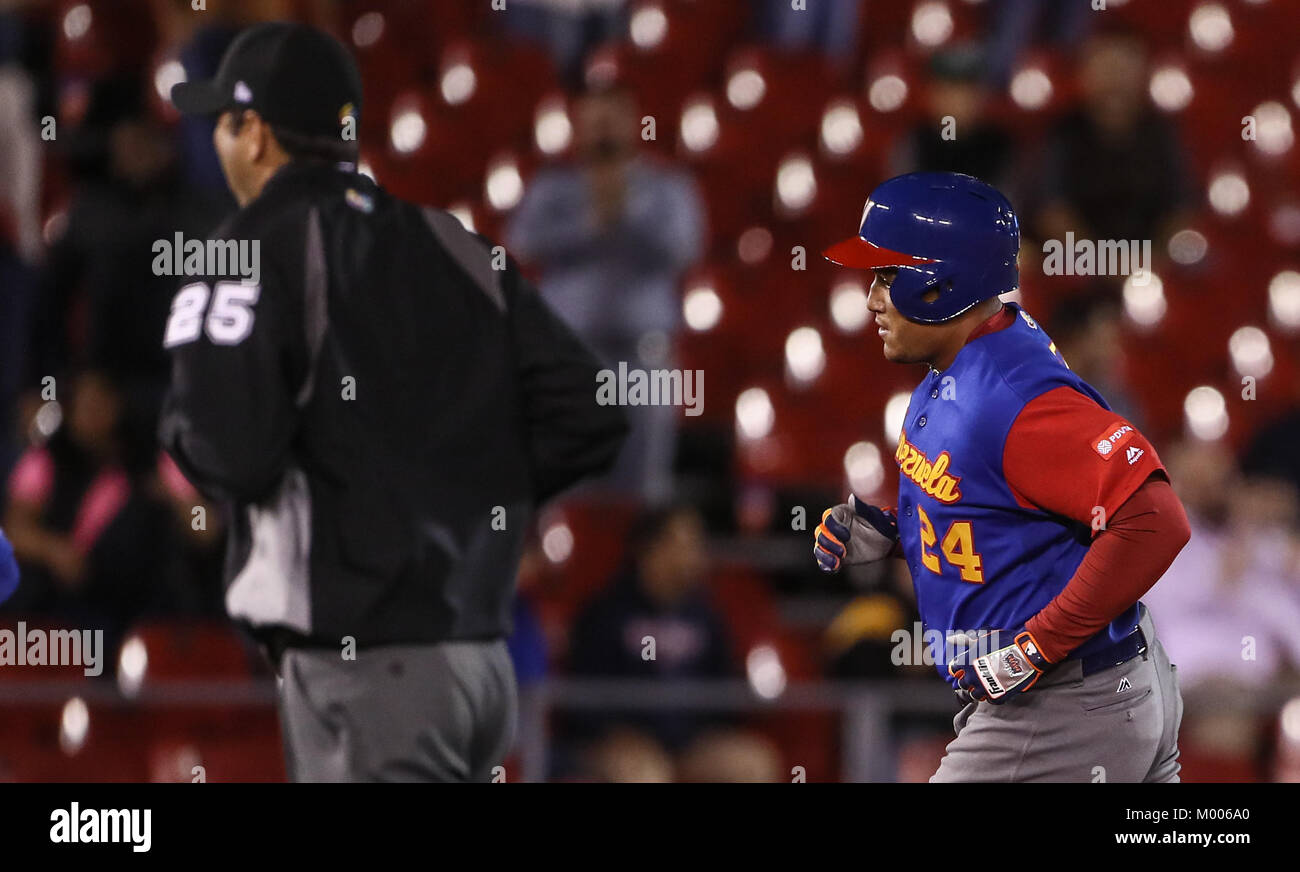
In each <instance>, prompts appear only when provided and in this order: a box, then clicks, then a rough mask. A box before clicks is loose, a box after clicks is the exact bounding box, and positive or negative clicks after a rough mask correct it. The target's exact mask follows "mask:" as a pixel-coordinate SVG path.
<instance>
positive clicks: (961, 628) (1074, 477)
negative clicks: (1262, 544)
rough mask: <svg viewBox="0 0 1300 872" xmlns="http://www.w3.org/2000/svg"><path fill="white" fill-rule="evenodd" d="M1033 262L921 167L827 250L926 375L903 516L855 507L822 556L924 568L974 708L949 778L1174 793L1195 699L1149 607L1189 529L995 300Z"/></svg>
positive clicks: (1114, 431)
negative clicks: (861, 273)
mask: <svg viewBox="0 0 1300 872" xmlns="http://www.w3.org/2000/svg"><path fill="white" fill-rule="evenodd" d="M1019 248H1020V231H1019V226H1018V223H1017V221H1016V216H1015V213H1014V211H1013V210H1012V208H1011V204H1010V203H1009V202H1008V201H1007V199H1006V198H1005V197H1004V196H1002V194H1001V193H999V192H998V191H997V190H995V189H994V188H992V187H990V186H989V185H986V184H984V183H983V182H981V181H979V180H978V179H975V178H972V177H970V176H965V175H960V174H956V173H912V174H909V175H904V176H899V177H897V178H893V179H890V180H888V181H886V182H884V183H883V184H881V185H880V186H879V187H878V188H876V190H875V191H873V192H872V194H871V197H870V198H869V199H868V200H867V204H866V208H865V209H864V211H863V213H862V222H861V229H860V230H859V232H858V235H857V236H854V237H851V238H850V239H848V240H846V241H844V242H841V243H839V244H837V245H835V246H832V247H831V248H830V249H828V250H827V251H826V252H825V256H826V257H827V258H828V259H829V260H831V261H833V262H835V263H837V264H841V265H843V266H848V267H854V268H858V269H870V270H874V272H875V280H874V282H873V283H872V285H871V292H870V295H869V308H870V310H871V311H872V312H873V313H874V314H875V321H876V325H877V327H878V328H879V330H878V332H879V334H880V337H881V339H882V340H883V342H884V354H885V358H886V359H888V360H890V361H893V362H895V363H907V364H913V363H915V364H925V365H926V366H927V367H928V372H927V374H926V376H925V378H924V379H922V381H921V383H920V384H919V385H918V386H917V388H916V390H915V391H914V392H913V393H912V398H911V402H910V404H909V406H908V409H907V413H906V416H905V418H904V422H903V429H902V433H901V434H900V435H899V441H898V450H897V453H896V456H895V459H896V462H897V465H898V469H899V489H898V504H897V506H895V507H890V508H882V507H877V506H873V505H869V504H868V503H866V502H865V501H863V500H861V499H859V498H858V497H857V496H856V495H851V496H850V497H849V500H848V502H847V503H844V504H842V505H838V506H835V507H834V508H831V509H828V510H826V512H825V513H824V514H823V516H822V523H821V525H820V526H819V527H818V528H817V531H816V544H815V545H814V548H813V553H814V555H815V557H816V559H817V561H818V563H819V565H820V566H821V568H822V569H823V570H825V571H828V572H834V571H837V570H838V569H839V568H840V567H841V566H844V565H846V564H847V565H854V564H860V563H867V562H871V561H876V560H881V559H884V558H886V557H889V556H896V557H901V558H902V559H903V560H906V561H907V565H908V568H909V569H910V570H911V575H912V580H913V586H914V588H915V592H916V599H917V604H918V607H919V610H920V613H921V618H922V621H923V625H924V627H925V633H926V637H927V641H928V642H929V643H930V644H929V650H930V651H931V653H932V654H933V656H934V658H935V665H936V667H937V668H938V670H939V673H940V675H942V676H943V677H944V678H945V679H947V680H948V681H949V682H950V683H951V685H952V686H953V688H954V690H956V691H957V694H958V696H959V697H960V698H961V699H962V701H963V702H964V703H965V705H964V707H963V708H962V710H961V711H960V713H959V714H958V715H957V717H956V718H955V720H954V724H953V726H954V729H955V731H956V734H957V736H956V738H955V739H954V740H953V741H952V742H951V743H950V744H949V745H948V748H947V752H946V753H945V755H944V757H943V760H942V762H941V763H940V765H939V769H938V771H937V772H935V774H934V776H933V777H932V778H931V780H932V781H1177V780H1178V772H1179V763H1178V743H1177V740H1178V725H1179V721H1180V719H1181V717H1182V699H1181V696H1180V694H1179V690H1178V682H1177V676H1176V671H1175V667H1174V666H1173V665H1172V664H1171V663H1170V662H1169V658H1168V657H1167V656H1166V654H1165V651H1164V649H1163V648H1162V647H1161V645H1160V641H1159V640H1158V639H1157V638H1156V634H1155V629H1154V627H1153V626H1152V622H1151V617H1150V615H1149V614H1148V613H1147V610H1146V608H1145V606H1143V605H1142V604H1141V603H1140V602H1139V598H1140V597H1141V596H1142V595H1143V594H1144V593H1145V592H1146V591H1147V590H1148V589H1150V588H1151V586H1152V585H1154V584H1155V582H1156V581H1157V580H1158V579H1159V578H1160V576H1161V574H1162V573H1163V572H1164V571H1165V569H1166V568H1168V566H1169V564H1170V563H1171V562H1172V561H1173V559H1174V557H1175V556H1176V555H1177V554H1178V552H1179V551H1180V550H1181V549H1182V547H1183V546H1184V545H1185V544H1186V543H1187V540H1188V538H1189V536H1190V531H1189V528H1188V525H1187V518H1186V516H1185V515H1184V513H1183V509H1182V505H1181V504H1180V503H1179V501H1178V499H1177V497H1175V495H1174V492H1173V490H1172V488H1171V487H1170V485H1169V480H1168V476H1167V475H1166V473H1165V469H1164V466H1163V465H1162V464H1161V462H1160V458H1159V457H1158V456H1157V455H1156V451H1155V449H1154V448H1153V447H1152V446H1151V443H1150V442H1148V441H1147V440H1146V439H1145V438H1144V437H1143V436H1142V434H1141V433H1139V432H1138V431H1137V429H1136V428H1134V427H1133V426H1132V424H1130V423H1129V422H1128V421H1126V420H1124V419H1123V418H1122V417H1120V416H1119V415H1117V414H1115V413H1114V412H1112V411H1111V410H1110V408H1109V407H1108V406H1107V405H1106V401H1105V400H1104V399H1103V398H1102V397H1101V396H1100V395H1099V394H1098V393H1097V392H1096V391H1095V390H1093V388H1092V387H1091V386H1089V385H1088V384H1087V383H1086V382H1084V381H1083V380H1082V379H1080V378H1079V377H1078V376H1076V375H1075V374H1074V373H1073V372H1071V371H1070V368H1069V366H1068V365H1067V364H1066V362H1065V360H1064V359H1062V357H1061V355H1060V354H1059V352H1057V350H1056V347H1055V345H1054V344H1053V342H1052V341H1051V339H1050V338H1048V336H1047V335H1046V334H1045V333H1044V332H1043V330H1042V328H1041V327H1039V325H1038V324H1037V323H1036V322H1035V321H1034V319H1033V318H1031V317H1030V316H1029V313H1027V312H1026V311H1024V310H1023V309H1022V308H1021V307H1020V306H1018V305H1016V304H1015V303H1003V302H1002V301H1001V300H1000V299H999V295H1001V294H1005V293H1008V292H1009V291H1013V290H1015V289H1016V287H1017V285H1018V281H1019V273H1018V271H1017V267H1016V256H1017V252H1018V251H1019Z"/></svg>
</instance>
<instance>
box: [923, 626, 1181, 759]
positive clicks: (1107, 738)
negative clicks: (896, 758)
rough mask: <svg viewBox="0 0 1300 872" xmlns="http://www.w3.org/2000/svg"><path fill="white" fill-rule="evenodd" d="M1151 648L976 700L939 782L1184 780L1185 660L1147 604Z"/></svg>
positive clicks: (960, 722)
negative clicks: (1171, 649) (1181, 683)
mask: <svg viewBox="0 0 1300 872" xmlns="http://www.w3.org/2000/svg"><path fill="white" fill-rule="evenodd" d="M1139 626H1140V627H1141V628H1142V632H1143V634H1144V635H1145V636H1146V639H1147V650H1146V652H1145V653H1143V654H1141V655H1139V656H1137V657H1134V658H1133V659H1132V660H1129V661H1127V662H1125V663H1121V664H1120V665H1119V666H1114V667H1111V668H1110V669H1105V670H1103V671H1101V672H1097V673H1094V674H1092V675H1089V676H1088V677H1086V678H1085V677H1084V676H1083V667H1082V666H1081V665H1080V664H1079V663H1078V662H1077V661H1076V662H1069V661H1067V662H1066V663H1064V664H1062V665H1061V666H1059V667H1057V668H1056V669H1053V670H1052V671H1051V672H1049V673H1048V674H1047V675H1045V676H1043V677H1042V678H1041V679H1039V681H1038V684H1036V685H1035V686H1034V687H1033V688H1031V689H1030V690H1029V691H1028V692H1027V693H1025V694H1024V695H1022V696H1020V697H1018V698H1016V699H1014V700H1011V701H1010V702H1007V703H1004V704H1002V705H990V704H988V703H970V704H968V705H966V706H965V707H964V708H963V709H962V710H961V712H959V713H958V715H957V717H956V718H955V719H954V720H953V729H954V730H955V731H956V733H957V738H955V739H953V740H952V742H950V743H949V744H948V748H947V751H946V752H945V753H944V757H943V760H942V762H940V764H939V769H938V771H936V772H935V773H934V775H933V776H931V778H930V780H931V781H932V782H945V781H1089V782H1100V781H1178V780H1179V779H1178V772H1179V769H1180V768H1181V767H1180V764H1179V762H1178V725H1179V723H1180V722H1181V721H1182V717H1183V699H1182V695H1181V694H1180V693H1179V690H1178V667H1176V666H1174V665H1173V664H1172V663H1170V662H1169V657H1168V655H1167V654H1166V653H1165V649H1164V647H1163V646H1161V644H1160V640H1159V639H1157V638H1156V632H1155V626H1154V624H1153V623H1152V621H1151V615H1150V614H1149V613H1148V612H1147V609H1146V607H1145V606H1143V607H1142V617H1141V621H1140V623H1139Z"/></svg>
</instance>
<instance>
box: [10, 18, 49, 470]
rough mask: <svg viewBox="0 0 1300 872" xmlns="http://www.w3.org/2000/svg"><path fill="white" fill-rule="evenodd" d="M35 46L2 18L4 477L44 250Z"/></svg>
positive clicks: (13, 448) (17, 25) (22, 28)
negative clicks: (29, 59)
mask: <svg viewBox="0 0 1300 872" xmlns="http://www.w3.org/2000/svg"><path fill="white" fill-rule="evenodd" d="M31 42H32V38H31V34H30V32H29V28H27V26H26V25H25V23H24V22H23V20H22V17H21V16H20V15H19V14H17V13H16V12H13V11H4V12H0V476H5V475H7V474H8V472H9V469H10V467H11V466H12V465H13V461H14V459H15V457H16V452H17V447H18V446H17V438H16V437H17V421H16V420H15V417H14V410H15V408H16V404H17V397H18V391H19V389H20V387H21V380H22V370H23V365H24V364H25V362H26V357H25V355H26V353H27V350H26V349H27V330H28V317H29V310H30V307H31V304H32V298H33V295H34V294H35V279H36V275H35V271H34V267H35V264H36V262H37V261H38V260H39V258H40V256H41V247H42V246H41V215H40V198H41V140H40V134H39V130H38V128H37V123H36V111H37V109H36V107H37V103H38V100H39V95H38V86H37V82H36V80H35V78H34V76H33V75H32V74H31V73H30V72H29V71H28V70H27V69H26V68H25V66H24V63H23V62H24V61H25V60H26V58H25V57H24V55H25V54H27V53H29V52H30V49H31V45H30V44H31Z"/></svg>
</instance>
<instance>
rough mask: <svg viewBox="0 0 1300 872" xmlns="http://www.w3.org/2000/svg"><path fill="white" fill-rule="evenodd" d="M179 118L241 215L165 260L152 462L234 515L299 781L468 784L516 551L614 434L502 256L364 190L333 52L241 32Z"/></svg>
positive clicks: (579, 364) (500, 661)
mask: <svg viewBox="0 0 1300 872" xmlns="http://www.w3.org/2000/svg"><path fill="white" fill-rule="evenodd" d="M172 100H173V102H174V103H175V104H176V106H177V107H178V108H179V109H181V110H182V111H184V112H187V113H193V114H202V115H212V116H215V117H217V119H218V120H217V126H216V130H215V133H214V135H213V139H214V142H215V145H216V149H217V153H218V156H219V157H220V160H221V165H222V169H223V170H224V172H225V175H226V179H227V181H228V183H229V185H230V188H231V191H232V192H233V193H234V195H235V198H236V199H237V200H238V202H239V205H240V207H241V208H240V210H239V212H238V213H237V214H235V215H234V216H233V217H232V218H231V219H230V220H229V221H228V222H227V223H226V224H224V225H223V226H222V227H221V228H219V229H218V230H217V231H216V232H215V233H214V234H213V236H212V240H216V241H217V243H216V244H214V243H213V242H211V241H209V242H207V243H204V242H202V241H199V242H198V243H194V244H190V243H185V244H183V245H182V247H183V249H184V251H185V253H186V257H187V259H186V260H185V261H184V268H183V270H182V271H183V272H184V273H185V274H186V276H187V277H186V278H184V279H182V280H181V281H180V284H181V285H182V287H181V288H180V290H179V292H178V293H177V295H176V298H175V301H174V303H173V306H172V311H171V315H170V318H169V320H168V324H167V330H166V336H165V337H164V340H163V341H164V345H165V346H166V347H167V348H168V349H169V350H170V352H171V354H172V358H173V374H172V384H171V389H170V391H169V394H168V397H167V401H166V405H165V408H164V413H163V420H162V424H161V437H162V440H163V444H164V446H165V447H166V449H167V450H168V452H169V453H170V454H171V455H172V457H173V458H175V460H176V462H177V464H178V465H179V466H180V468H181V469H182V470H183V471H184V472H185V474H186V475H187V476H188V477H189V478H190V480H191V481H192V482H194V483H195V484H196V485H197V486H198V487H199V488H200V489H201V490H202V491H203V492H205V493H206V494H208V495H209V496H211V497H213V498H215V499H217V500H219V501H221V502H222V503H223V504H224V505H226V506H228V507H229V509H230V515H231V516H230V519H229V521H230V529H231V535H230V550H229V554H228V559H227V589H226V605H227V609H228V610H229V612H230V614H231V616H232V617H233V618H235V619H236V620H237V621H239V622H241V623H243V624H245V625H246V626H247V627H249V628H250V629H251V630H252V632H253V633H254V634H255V635H256V636H257V638H258V639H259V640H260V641H261V642H262V643H263V644H264V645H265V646H266V648H267V650H268V652H269V653H270V655H271V657H272V659H273V660H274V661H275V663H276V666H277V671H278V673H279V675H280V705H281V720H282V726H283V731H284V738H285V748H286V755H287V758H288V764H289V772H290V776H291V777H292V778H293V779H295V780H302V781H318V780H329V781H353V780H427V781H481V780H487V779H489V778H490V777H491V776H492V773H493V769H494V767H496V766H499V765H501V764H502V763H503V758H504V756H505V754H506V753H507V751H508V750H509V747H510V744H511V741H512V738H513V731H514V721H515V705H516V702H515V683H514V673H513V670H512V668H511V664H510V660H509V657H508V655H507V652H506V646H505V643H504V641H503V637H504V636H505V634H507V633H508V632H509V630H510V621H509V615H510V611H511V599H512V596H513V593H514V582H515V574H516V570H517V563H518V559H519V556H520V551H521V546H522V542H523V539H524V533H525V530H526V528H527V526H528V524H529V520H530V517H531V514H532V512H533V510H534V508H535V506H536V505H537V504H538V502H539V501H541V500H544V499H546V498H547V497H550V496H552V495H554V494H555V493H557V492H558V491H560V490H562V489H564V488H565V487H568V486H569V485H571V484H572V483H574V482H575V481H576V480H577V479H579V478H580V477H582V476H584V475H587V474H591V473H598V472H601V471H603V470H605V469H606V468H608V467H609V466H610V465H611V464H612V462H613V461H614V459H615V457H616V455H617V453H618V449H619V447H620V445H621V444H622V440H623V436H624V433H625V423H624V418H623V415H622V413H621V411H620V410H619V409H617V408H615V407H606V406H601V405H599V404H598V403H597V400H596V386H597V383H596V373H597V371H598V370H599V364H598V363H597V362H596V360H595V358H594V357H593V356H592V354H591V353H589V352H588V350H587V349H586V348H585V347H584V346H583V345H582V343H580V342H579V341H578V339H577V338H576V337H575V336H574V335H573V334H572V333H571V332H570V331H569V330H568V329H567V328H566V327H565V326H564V325H563V324H562V323H561V321H560V320H559V319H558V318H557V317H556V316H555V315H554V314H552V312H551V311H550V310H548V309H547V307H546V306H545V305H544V304H543V303H542V301H541V299H540V298H539V297H538V295H537V293H536V291H535V290H534V289H533V288H532V287H530V286H529V285H528V283H527V282H526V281H525V280H524V279H523V278H522V277H521V276H520V275H519V273H518V271H517V269H516V268H515V266H514V264H513V263H512V262H510V261H508V260H507V259H506V257H505V254H504V252H502V251H501V250H499V249H494V248H493V246H492V244H491V243H490V242H488V241H487V240H485V239H483V238H482V237H480V236H477V235H475V234H473V233H470V232H468V231H466V230H465V229H464V228H462V226H461V225H460V223H459V222H458V221H457V220H456V219H455V218H454V217H452V216H451V215H449V214H448V213H446V212H442V211H438V210H435V209H428V208H424V209H422V208H421V207H419V206H415V205H412V204H410V203H406V202H403V201H401V200H398V199H396V198H394V197H392V196H390V195H389V194H388V193H386V192H385V191H384V190H383V189H381V188H379V187H378V186H376V185H375V184H374V183H373V182H372V181H370V180H369V179H367V178H366V177H365V176H363V175H359V174H358V173H357V171H356V167H355V161H356V159H357V151H356V141H355V138H354V137H349V136H348V131H350V130H355V129H356V123H357V120H358V117H359V112H360V107H361V82H360V77H359V74H358V72H357V69H356V66H355V64H354V63H353V61H352V59H351V57H350V56H349V55H348V53H347V51H346V50H345V49H344V48H343V47H342V46H341V45H339V44H338V43H337V42H336V41H334V40H333V39H331V38H330V37H328V36H326V35H325V34H322V33H320V32H319V31H316V30H313V29H311V28H309V27H306V26H302V25H297V24H285V23H273V24H264V25H259V26H256V27H253V28H250V29H249V30H246V31H244V32H243V33H242V34H241V35H240V36H239V37H238V38H237V39H236V40H235V41H234V42H233V43H232V44H231V46H230V49H229V50H228V51H227V53H226V55H225V57H224V58H223V60H222V63H221V66H220V68H219V69H218V71H217V74H216V76H215V77H214V78H213V79H212V80H209V81H195V82H185V83H182V84H180V85H177V86H176V87H175V88H174V89H173V91H172ZM177 243H178V244H180V243H181V241H180V240H177ZM191 255H192V257H193V259H192V260H191V259H189V258H190V256H191ZM222 261H224V263H222ZM178 262H179V259H178ZM200 263H202V269H195V268H193V267H194V266H195V265H198V264H200Z"/></svg>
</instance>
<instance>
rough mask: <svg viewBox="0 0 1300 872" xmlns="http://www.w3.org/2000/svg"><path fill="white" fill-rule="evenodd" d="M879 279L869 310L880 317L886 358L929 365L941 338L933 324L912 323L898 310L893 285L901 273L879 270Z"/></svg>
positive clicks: (893, 360) (880, 333) (877, 323)
mask: <svg viewBox="0 0 1300 872" xmlns="http://www.w3.org/2000/svg"><path fill="white" fill-rule="evenodd" d="M875 274H876V279H875V281H873V282H872V283H871V293H870V294H868V295H867V308H868V309H869V310H870V311H871V312H872V313H873V314H874V315H875V316H876V329H877V332H878V333H879V335H880V338H881V341H883V342H884V345H885V348H884V353H885V359H886V360H888V361H890V362H891V363H928V362H929V361H930V360H931V358H932V357H933V356H934V354H935V352H936V350H937V349H938V347H939V345H941V344H942V342H941V337H939V336H935V335H934V334H935V332H936V331H935V329H934V327H933V326H932V325H927V324H917V323H916V322H914V321H909V320H907V319H906V318H904V317H903V316H902V314H901V313H900V312H899V311H898V310H897V309H895V308H894V303H893V301H892V300H890V298H889V286H890V285H891V284H893V282H894V278H895V277H896V276H897V275H898V270H896V269H893V268H885V269H878V270H875Z"/></svg>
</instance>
